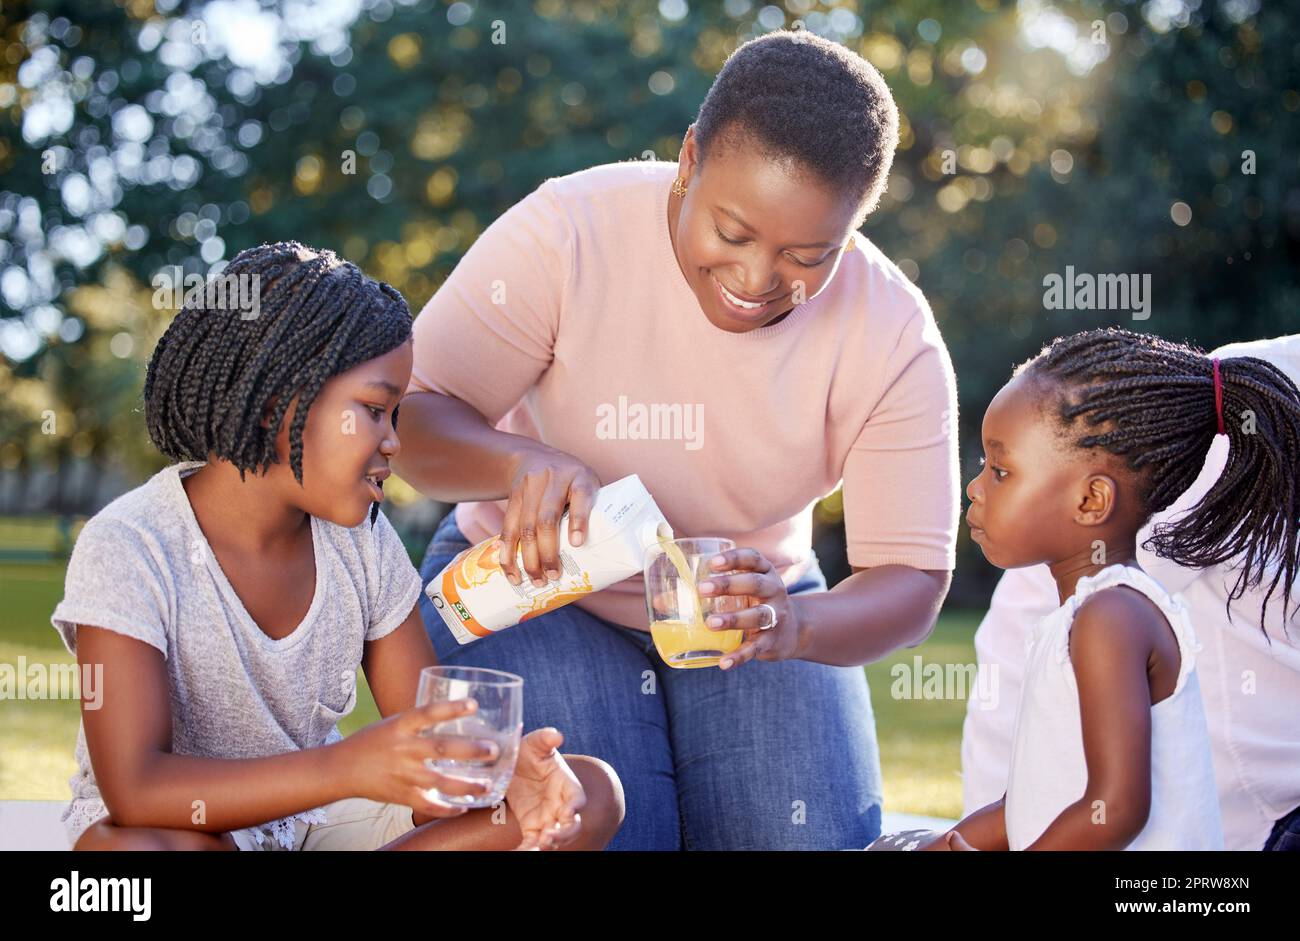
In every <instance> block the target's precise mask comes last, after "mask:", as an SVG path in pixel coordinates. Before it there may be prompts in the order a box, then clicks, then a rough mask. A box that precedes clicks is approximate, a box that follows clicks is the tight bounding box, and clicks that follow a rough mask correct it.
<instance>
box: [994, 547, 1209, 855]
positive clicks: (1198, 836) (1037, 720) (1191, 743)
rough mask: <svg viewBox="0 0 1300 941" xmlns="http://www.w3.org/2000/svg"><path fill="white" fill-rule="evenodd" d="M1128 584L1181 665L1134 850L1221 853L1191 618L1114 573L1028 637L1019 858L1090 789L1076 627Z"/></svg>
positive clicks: (1082, 584)
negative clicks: (1073, 658)
mask: <svg viewBox="0 0 1300 941" xmlns="http://www.w3.org/2000/svg"><path fill="white" fill-rule="evenodd" d="M1114 585H1127V586H1128V587H1130V588H1133V589H1136V590H1137V591H1140V592H1142V594H1144V595H1146V596H1147V597H1148V598H1150V599H1151V600H1152V601H1153V602H1154V603H1155V604H1156V605H1157V606H1158V607H1159V608H1160V610H1161V611H1162V612H1163V613H1164V616H1165V617H1166V618H1167V619H1168V621H1169V625H1170V627H1171V628H1173V632H1174V636H1175V637H1177V639H1178V650H1179V654H1180V657H1181V661H1182V662H1181V663H1180V665H1179V670H1178V680H1177V682H1176V684H1175V685H1174V691H1173V694H1172V695H1170V696H1168V697H1166V698H1165V699H1162V700H1161V701H1160V702H1158V703H1156V704H1155V705H1154V706H1152V707H1151V811H1150V814H1149V816H1148V817H1147V823H1146V826H1145V827H1143V828H1142V831H1141V832H1140V833H1138V835H1137V836H1136V837H1134V839H1133V841H1132V842H1131V843H1130V844H1129V845H1128V847H1127V849H1130V850H1201V849H1204V850H1214V849H1223V826H1222V823H1221V821H1220V817H1219V800H1218V792H1217V790H1216V787H1215V783H1214V766H1213V764H1212V763H1211V758H1210V736H1209V731H1208V728H1207V725H1206V721H1205V709H1204V707H1203V706H1202V704H1201V688H1200V685H1199V683H1198V682H1197V679H1196V669H1195V666H1196V664H1195V657H1196V652H1197V651H1199V650H1200V645H1199V644H1197V643H1196V636H1195V633H1194V632H1193V630H1192V622H1191V618H1190V617H1189V616H1188V613H1187V609H1186V608H1185V607H1184V606H1183V604H1182V602H1181V601H1180V600H1175V599H1174V598H1172V597H1170V595H1169V593H1168V592H1166V591H1165V590H1164V588H1162V587H1161V586H1160V584H1159V583H1158V582H1156V581H1155V579H1153V578H1152V577H1151V576H1150V575H1147V574H1146V573H1145V572H1143V571H1141V570H1140V569H1135V568H1133V567H1131V566H1127V565H1122V564H1115V565H1110V566H1107V567H1106V568H1104V569H1102V570H1101V571H1100V572H1098V573H1096V574H1095V575H1089V576H1085V577H1083V578H1081V579H1079V583H1078V585H1077V586H1076V588H1075V592H1074V594H1073V595H1072V596H1071V597H1070V598H1068V599H1066V602H1065V604H1063V605H1061V607H1059V608H1057V609H1056V610H1055V611H1053V612H1052V613H1051V614H1049V615H1048V616H1047V617H1045V618H1043V620H1042V621H1040V622H1039V623H1038V625H1037V626H1036V627H1035V628H1034V629H1033V630H1032V631H1031V632H1030V634H1029V637H1028V639H1027V640H1026V644H1025V647H1026V650H1027V657H1026V664H1025V679H1024V685H1023V686H1022V688H1021V693H1020V707H1019V710H1018V712H1017V715H1016V731H1015V736H1014V738H1013V742H1012V747H1011V767H1010V771H1009V774H1008V778H1007V797H1006V808H1005V810H1006V824H1007V842H1008V844H1009V847H1010V848H1011V849H1013V850H1022V849H1024V848H1025V847H1026V846H1028V845H1029V844H1031V843H1033V842H1034V840H1036V839H1038V837H1039V836H1041V835H1042V833H1043V831H1044V830H1046V829H1047V827H1048V825H1049V824H1051V822H1052V821H1053V820H1055V819H1056V817H1057V816H1058V815H1059V814H1060V813H1061V811H1063V810H1064V809H1065V808H1066V807H1068V806H1069V805H1070V804H1072V803H1074V802H1075V801H1076V800H1078V799H1079V798H1080V797H1081V796H1082V795H1083V792H1084V790H1085V788H1086V787H1087V783H1088V768H1087V764H1086V762H1085V760H1084V754H1083V732H1082V722H1081V719H1080V715H1079V690H1078V687H1077V686H1076V683H1075V675H1074V666H1073V664H1072V663H1071V662H1070V626H1071V625H1072V623H1073V622H1074V615H1075V613H1076V612H1077V611H1078V610H1079V606H1080V605H1081V604H1083V602H1084V600H1085V599H1086V598H1087V597H1088V596H1089V595H1091V594H1092V593H1093V592H1096V591H1100V590H1101V589H1103V588H1109V587H1111V586H1114Z"/></svg>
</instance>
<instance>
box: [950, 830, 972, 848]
mask: <svg viewBox="0 0 1300 941" xmlns="http://www.w3.org/2000/svg"><path fill="white" fill-rule="evenodd" d="M948 849H950V850H953V851H954V852H955V851H958V850H966V851H968V852H971V853H978V852H979V850H977V849H976V848H975V847H973V846H971V845H970V844H969V843H967V842H966V841H965V840H964V839H962V835H961V834H960V833H958V832H957V831H956V830H949V831H948Z"/></svg>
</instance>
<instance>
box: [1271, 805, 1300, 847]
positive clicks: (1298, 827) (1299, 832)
mask: <svg viewBox="0 0 1300 941" xmlns="http://www.w3.org/2000/svg"><path fill="white" fill-rule="evenodd" d="M1264 849H1266V850H1276V851H1279V852H1290V853H1300V807H1297V808H1296V809H1295V810H1293V811H1291V812H1290V813H1289V814H1287V815H1286V816H1285V817H1283V818H1282V819H1281V820H1279V821H1277V823H1275V824H1273V830H1272V832H1271V833H1269V835H1268V839H1267V840H1265V841H1264Z"/></svg>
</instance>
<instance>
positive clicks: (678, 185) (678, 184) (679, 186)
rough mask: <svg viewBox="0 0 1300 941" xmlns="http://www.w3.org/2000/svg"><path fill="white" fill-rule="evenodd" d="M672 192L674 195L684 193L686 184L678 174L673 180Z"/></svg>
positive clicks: (682, 194)
mask: <svg viewBox="0 0 1300 941" xmlns="http://www.w3.org/2000/svg"><path fill="white" fill-rule="evenodd" d="M672 193H673V195H674V196H685V195H686V184H685V183H683V182H682V178H681V177H680V176H679V177H678V178H677V179H675V180H673V189H672Z"/></svg>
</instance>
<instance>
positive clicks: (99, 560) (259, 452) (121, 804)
mask: <svg viewBox="0 0 1300 941" xmlns="http://www.w3.org/2000/svg"><path fill="white" fill-rule="evenodd" d="M221 279H224V283H222V282H221ZM218 286H220V287H222V288H223V290H217V289H216V288H217V287H218ZM410 333H411V317H410V312H409V310H408V308H407V305H406V303H405V302H404V301H403V300H402V297H401V295H400V294H398V293H397V291H395V290H394V289H393V288H392V287H390V286H389V285H387V284H384V283H382V282H377V281H374V280H372V279H370V278H367V277H366V276H365V275H364V274H362V273H361V271H360V270H359V269H358V268H357V267H356V266H355V265H352V264H349V263H347V262H344V261H342V260H341V259H339V258H338V257H337V256H336V255H334V254H333V253H332V252H328V251H317V250H313V249H309V248H306V247H304V246H302V245H299V244H298V243H295V242H284V243H277V244H273V245H263V246H259V247H258V248H254V249H249V250H247V251H244V252H241V253H239V255H238V256H236V257H235V259H234V260H233V261H232V262H231V263H230V265H229V266H228V267H227V268H226V269H225V270H224V271H223V272H222V274H221V275H219V276H217V279H216V280H214V281H210V282H209V284H208V286H207V290H205V291H200V292H193V296H187V298H186V301H185V304H184V305H183V307H182V309H181V311H180V312H179V314H178V315H177V317H176V319H175V320H174V321H173V322H172V324H171V325H170V327H169V328H168V329H167V331H166V333H164V335H163V337H162V339H161V340H160V341H159V343H158V347H157V349H156V350H155V352H154V354H153V357H152V358H151V360H150V362H149V367H148V372H147V375H146V378H145V389H144V398H145V418H146V422H147V424H148V428H149V434H150V437H151V438H152V439H153V442H154V444H155V445H156V446H157V447H158V448H159V450H160V451H162V452H163V453H164V454H166V455H167V456H169V457H171V458H173V459H174V460H176V461H177V462H178V463H175V464H172V465H171V466H169V467H167V468H165V469H164V470H162V471H160V472H159V473H158V474H156V475H155V476H154V477H152V478H151V479H150V480H148V481H147V482H146V483H144V484H142V485H141V486H139V487H137V488H136V489H135V490H132V491H130V492H129V493H127V494H124V495H123V496H121V497H119V498H118V499H117V500H114V501H113V502H112V503H111V504H109V505H108V506H107V507H105V508H104V509H103V510H102V511H101V512H100V513H98V514H96V515H95V516H94V517H93V518H92V519H90V520H89V521H88V522H87V523H86V525H85V527H84V528H83V530H82V532H81V534H80V536H79V538H78V539H77V542H76V545H75V547H74V549H73V553H72V558H71V560H70V562H69V566H68V573H67V584H66V589H65V594H64V598H63V600H62V601H61V602H60V604H59V605H58V607H57V608H56V609H55V611H54V614H53V616H52V622H53V624H54V626H55V628H56V629H57V630H58V631H59V633H60V635H61V636H62V637H63V639H64V642H65V643H66V644H67V647H68V649H69V650H70V651H72V652H74V653H76V654H77V657H78V660H79V661H80V663H81V664H83V665H90V666H91V667H92V668H95V669H102V683H101V684H99V686H100V688H99V690H98V695H97V696H96V698H95V699H94V700H90V699H84V700H83V706H82V723H81V729H80V730H79V732H78V738H77V746H76V760H77V765H78V770H77V773H76V775H75V776H74V777H73V778H72V780H71V781H70V784H71V787H72V791H73V800H72V802H71V803H70V804H69V806H68V809H67V811H66V812H65V814H64V822H65V824H66V825H67V829H68V835H69V838H70V840H71V841H72V843H73V844H74V845H75V846H76V848H78V849H116V848H137V847H157V848H169V849H191V848H192V849H234V848H240V849H256V848H286V849H299V848H309V849H310V848H347V849H359V848H366V849H374V848H380V847H385V848H387V847H390V846H393V847H395V846H401V847H402V848H415V849H423V848H427V849H434V848H444V847H447V848H472V847H483V848H511V847H514V846H518V847H519V848H543V849H545V848H561V847H562V848H599V847H601V846H603V845H604V844H605V842H607V841H608V839H609V838H610V837H611V836H612V835H613V833H614V832H615V830H616V829H617V827H618V824H619V822H620V820H621V803H620V794H621V791H620V788H619V785H618V779H617V776H616V775H615V774H614V772H613V769H611V768H610V767H609V766H608V765H607V764H605V763H604V762H601V761H599V760H597V759H594V758H587V757H585V756H562V755H561V754H560V753H559V752H558V751H557V746H559V745H560V744H561V743H562V742H563V736H562V735H561V734H560V733H559V731H558V730H556V729H553V728H546V729H538V730H536V731H534V732H531V733H529V734H528V735H527V736H525V737H524V739H523V742H522V743H521V745H520V750H519V756H518V760H517V764H516V770H515V774H514V777H513V778H512V781H511V784H510V789H509V790H508V791H507V793H506V798H505V805H506V811H507V812H506V814H505V815H504V818H503V817H502V815H501V814H499V813H498V812H496V811H494V810H493V809H484V810H475V811H469V812H466V810H465V808H463V807H450V806H447V805H444V804H441V803H436V802H433V801H431V800H429V799H428V798H427V797H426V795H425V791H426V790H427V789H429V788H434V787H436V788H437V789H438V790H440V791H442V792H444V793H448V794H469V793H478V792H480V791H481V790H483V786H482V785H480V784H476V783H470V782H465V781H461V780H455V779H451V778H447V777H444V776H442V775H439V774H438V773H437V772H434V771H433V770H431V769H430V768H429V767H428V766H427V765H426V763H425V761H426V759H429V758H434V757H453V758H484V757H491V756H492V755H493V754H494V751H493V750H492V749H493V748H494V747H495V746H492V745H491V743H487V742H478V741H473V740H469V739H456V738H451V737H442V736H433V737H430V736H425V735H421V734H420V733H421V731H422V730H424V729H427V728H428V727H429V726H431V725H433V724H435V723H437V722H440V721H443V720H445V719H449V718H454V717H455V716H457V715H461V714H463V713H464V712H465V711H467V710H469V709H472V705H466V704H465V703H464V702H461V703H442V704H436V705H433V706H427V707H423V708H419V709H417V708H414V702H415V695H416V687H417V682H418V676H419V672H420V670H421V669H422V668H423V667H425V666H430V665H433V664H434V663H436V659H435V656H434V652H433V649H432V646H431V645H430V643H429V640H428V636H427V634H426V633H425V631H424V628H423V625H422V623H421V619H420V615H419V611H418V609H417V607H416V599H417V597H418V595H419V592H420V580H419V576H418V574H417V573H416V571H415V569H414V567H413V566H412V564H411V561H410V559H409V557H408V556H407V555H406V551H405V548H404V547H403V545H402V543H401V541H400V540H399V539H398V537H397V534H396V532H395V531H394V530H393V527H392V526H391V525H390V524H389V522H388V520H387V519H386V518H385V517H384V516H383V515H381V514H380V513H379V503H380V502H381V501H382V499H383V481H384V479H385V478H386V477H387V476H388V473H389V471H388V464H389V461H390V460H391V458H392V457H393V455H394V454H396V453H397V451H398V448H399V446H400V445H399V441H398V437H397V404H398V400H399V398H400V397H401V395H402V393H403V391H404V390H405V388H406V385H407V382H408V381H409V377H410V370H411V347H410ZM358 666H361V667H362V668H363V669H364V670H365V673H366V679H367V681H368V684H369V686H370V689H371V691H372V693H373V695H374V698H375V702H376V705H377V706H378V707H379V711H380V713H381V714H382V715H383V716H384V719H383V720H382V721H380V722H377V723H375V724H373V725H371V726H368V727H366V728H365V729H362V730H359V731H358V732H356V733H354V734H353V735H351V736H350V737H348V738H346V739H344V738H343V737H342V736H341V735H340V734H339V731H338V728H337V725H336V722H337V720H338V719H340V718H341V717H342V716H345V715H347V714H348V713H349V712H351V711H352V709H353V707H354V705H355V703H356V697H357V690H356V686H355V677H356V671H357V667H358ZM83 668H84V666H83ZM580 810H581V814H579V811H580ZM451 817H455V818H458V819H454V820H453V819H447V818H451ZM500 822H504V824H505V825H504V826H502V825H497V824H498V823H500Z"/></svg>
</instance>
